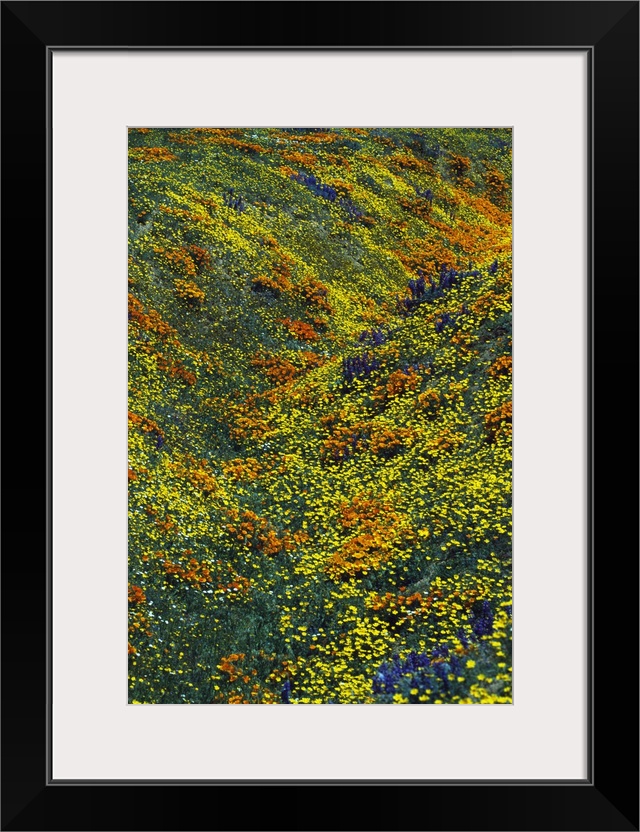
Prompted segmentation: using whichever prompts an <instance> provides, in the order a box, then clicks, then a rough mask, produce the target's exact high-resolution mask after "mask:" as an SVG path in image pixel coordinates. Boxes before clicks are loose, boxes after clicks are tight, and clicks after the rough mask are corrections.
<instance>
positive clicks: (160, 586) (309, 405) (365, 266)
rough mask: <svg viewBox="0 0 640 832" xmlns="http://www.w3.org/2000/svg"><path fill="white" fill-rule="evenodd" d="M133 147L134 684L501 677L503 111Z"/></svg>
mask: <svg viewBox="0 0 640 832" xmlns="http://www.w3.org/2000/svg"><path fill="white" fill-rule="evenodd" d="M128 157H129V158H128V203H129V204H128V235H129V236H128V293H129V295H128V319H129V323H128V366H129V369H128V474H127V476H128V494H129V515H128V574H129V583H128V611H129V620H128V646H127V650H128V658H129V683H128V701H129V703H131V704H182V703H186V704H322V705H326V704H361V705H362V704H429V705H432V704H461V705H462V704H510V703H512V649H511V647H512V635H511V633H512V569H511V564H512V560H511V556H512V522H511V521H512V502H511V495H512V488H511V482H512V383H511V379H512V233H511V232H512V216H511V205H512V131H511V129H510V128H509V127H500V126H496V127H493V128H487V127H483V128H475V127H472V126H471V127H468V128H460V127H456V128H447V127H442V128H437V127H429V128H425V127H407V128H377V127H366V128H363V127H351V128H348V127H339V128H325V127H319V126H314V127H305V128H277V127H272V128H265V127H262V128H256V129H250V128H237V129H236V128H233V127H229V128H220V127H216V128H212V127H193V128H184V127H183V128H176V129H172V128H169V127H167V128H158V127H146V126H141V127H130V128H129V129H128ZM123 476H124V472H123Z"/></svg>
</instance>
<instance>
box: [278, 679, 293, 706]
mask: <svg viewBox="0 0 640 832" xmlns="http://www.w3.org/2000/svg"><path fill="white" fill-rule="evenodd" d="M280 700H281V702H282V704H283V705H290V704H291V682H290V681H289V680H288V679H285V682H284V685H283V686H282V690H281V691H280Z"/></svg>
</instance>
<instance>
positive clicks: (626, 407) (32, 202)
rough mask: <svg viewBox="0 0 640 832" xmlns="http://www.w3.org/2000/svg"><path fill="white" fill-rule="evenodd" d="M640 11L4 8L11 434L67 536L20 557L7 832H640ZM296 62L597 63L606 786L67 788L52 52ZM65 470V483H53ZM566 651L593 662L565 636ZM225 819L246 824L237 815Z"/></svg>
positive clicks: (601, 691)
mask: <svg viewBox="0 0 640 832" xmlns="http://www.w3.org/2000/svg"><path fill="white" fill-rule="evenodd" d="M638 11H639V3H638V2H626V0H625V1H624V2H599V1H598V0H596V2H583V1H582V0H576V2H509V1H507V2H371V3H369V2H363V3H361V2H343V3H325V2H308V3H297V2H294V3H288V2H282V3H280V2H257V3H253V2H243V3H234V2H159V3H157V2H84V0H81V1H80V2H3V3H2V68H3V78H2V98H3V115H4V120H3V125H4V130H3V163H2V170H3V182H4V196H3V208H4V210H3V225H4V229H3V230H4V240H5V245H4V246H3V252H2V264H3V267H4V269H3V272H4V281H3V289H4V290H5V308H8V309H9V312H10V314H11V316H12V318H13V317H14V315H19V316H20V317H21V319H22V320H23V322H24V321H25V320H26V322H27V323H26V326H27V327H28V333H27V335H28V337H27V340H28V341H29V342H30V343H31V344H33V343H37V344H38V346H39V347H40V349H39V350H38V349H36V351H35V357H34V358H33V359H26V358H25V356H24V354H23V353H22V351H19V353H18V354H16V352H15V351H14V349H13V347H15V342H13V343H12V349H11V351H10V352H9V356H8V360H5V368H6V372H5V381H6V384H7V391H8V392H9V397H10V402H11V417H10V419H9V430H11V432H12V435H13V433H14V431H19V433H20V436H21V437H22V438H23V439H25V441H26V440H27V439H28V441H26V444H27V445H28V448H29V450H30V452H31V454H32V457H31V463H30V464H27V462H28V460H29V453H27V454H26V460H27V462H25V454H23V453H21V456H20V459H19V461H18V462H17V464H16V465H15V466H14V465H11V466H10V471H9V475H8V477H7V480H8V481H10V491H11V496H16V497H17V500H18V502H17V505H16V511H17V513H18V515H22V514H23V512H24V511H25V510H27V511H29V512H30V514H29V515H28V516H29V517H30V520H29V521H28V522H29V530H30V533H31V535H33V530H32V527H33V525H34V524H33V520H34V518H35V517H37V516H40V517H42V518H43V519H44V517H45V515H46V522H45V523H43V532H42V535H41V536H40V537H39V538H35V537H33V536H32V537H31V538H30V539H29V542H28V544H27V545H25V543H24V540H23V542H22V543H21V544H18V550H16V548H15V546H14V545H12V546H11V547H5V550H4V554H3V558H2V573H3V586H2V594H3V606H4V625H5V626H4V627H3V635H2V661H3V670H4V674H3V675H4V687H3V697H2V755H3V774H2V777H3V788H2V829H6V830H57V829H60V830H80V829H85V830H87V829H91V830H121V829H122V830H125V829H136V830H164V829H174V830H176V829H185V830H186V829H190V830H196V829H212V828H214V829H218V828H224V829H294V830H295V829H309V830H311V829H341V828H350V829H425V830H426V829H440V830H454V829H455V830H503V829H505V830H506V829H511V830H637V829H638V822H639V821H638V730H637V729H638V702H637V689H638V626H637V623H638V619H637V612H638V608H637V600H638V599H637V586H638V558H637V553H638V545H637V544H638V541H637V532H636V531H635V530H636V529H637V524H636V523H635V522H634V523H633V524H632V522H631V518H633V519H634V520H635V518H636V517H637V491H636V488H635V487H634V486H633V485H630V484H629V482H633V479H631V478H626V479H623V477H624V474H625V473H628V468H627V467H625V466H623V464H622V462H623V461H624V462H625V464H626V466H629V460H632V459H637V454H635V453H634V451H637V446H636V445H635V440H634V439H633V437H637V431H636V430H635V428H634V426H635V425H637V423H638V419H637V416H638V413H637V387H636V384H637V378H638V372H637V370H638V366H637V322H638V318H637V311H638V247H637V231H638V66H639V64H638V52H639V50H638ZM221 20H224V26H220V25H219V22H220V21H221ZM276 46H277V47H284V48H296V49H322V48H328V47H332V48H341V49H346V48H369V49H389V48H396V49H415V48H420V49H425V48H428V49H437V48H453V49H468V48H472V47H473V48H482V49H492V48H493V49H511V50H534V49H536V50H537V49H551V50H554V49H561V48H564V49H566V48H576V49H584V50H587V51H588V53H589V61H590V84H591V89H590V98H591V113H590V124H591V135H590V136H589V156H590V162H591V181H590V183H589V189H588V192H589V206H588V208H589V217H590V223H591V241H590V248H591V256H590V262H589V281H590V283H589V302H590V308H589V317H590V320H589V330H590V331H589V344H590V355H589V379H590V381H589V399H590V407H591V413H590V417H589V437H590V447H591V454H590V459H589V460H588V469H589V482H588V487H589V496H590V518H589V525H590V529H589V558H590V564H589V595H590V602H589V603H590V612H589V621H590V632H589V633H588V646H589V653H590V679H591V688H590V690H589V710H590V722H591V730H590V732H589V736H588V750H589V772H588V777H587V779H586V780H585V781H584V782H582V781H575V782H573V781H572V782H564V781H535V782H525V781H473V782H468V781H467V782H457V781H447V782H443V781H436V782H421V781H366V782H358V781H338V782H335V781H322V782H312V781H300V782H297V781H282V782H275V781H260V782H257V781H246V782H233V783H218V784H215V783H207V782H202V781H199V782H194V783H190V782H183V781H178V782H164V781H154V782H143V781H127V782H113V781H112V782H109V783H97V782H95V781H91V782H72V783H70V782H56V781H52V780H51V779H50V775H49V771H50V766H49V762H50V738H49V736H48V733H47V732H48V725H49V720H48V715H49V708H50V670H51V668H50V646H51V645H50V635H51V628H50V614H51V610H50V604H49V594H48V593H49V589H50V587H49V576H48V566H49V565H50V564H49V558H50V545H51V448H50V442H49V437H50V431H51V421H50V415H51V409H50V408H51V383H52V379H51V332H50V314H51V306H50V303H51V282H50V271H49V267H50V226H49V223H50V219H51V217H50V212H49V198H50V179H49V177H50V170H49V165H48V153H49V141H48V138H49V135H50V130H51V125H50V120H49V119H50V107H51V100H50V87H49V83H50V74H49V68H50V58H51V54H52V50H53V49H54V48H72V49H78V48H81V47H83V48H87V49H113V48H120V49H122V48H150V47H155V48H171V47H173V48H182V49H192V48H193V49H195V48H203V47H208V48H243V49H255V48H273V47H276ZM549 325H551V326H558V327H561V326H562V310H559V309H550V322H547V326H549ZM11 337H12V338H13V337H14V336H11ZM5 356H7V352H6V351H5ZM25 374H30V376H31V382H30V385H29V386H30V388H31V389H32V390H33V389H35V391H36V392H35V393H34V392H32V394H31V395H32V396H34V397H35V398H33V400H30V399H29V396H28V392H27V402H28V405H27V406H25V405H24V398H22V399H21V401H22V404H21V405H20V410H21V412H20V414H19V416H18V417H15V416H14V408H13V397H14V396H16V395H18V396H20V397H23V396H24V387H25V383H24V377H25ZM34 376H35V380H34ZM45 414H46V415H47V419H46V431H45V419H44V418H43V417H44V416H45ZM564 427H565V428H569V429H570V426H564ZM596 438H598V440H599V441H598V442H597V443H596ZM43 461H46V475H45V476H43V477H41V478H38V477H37V476H36V475H35V474H34V471H35V470H36V468H35V466H36V465H39V464H41V463H42V462H43ZM629 467H631V466H629ZM633 472H634V473H635V468H634V469H633ZM623 482H624V485H623ZM8 490H9V489H8ZM25 494H26V495H27V499H25ZM25 503H26V505H25ZM7 514H8V513H7ZM7 514H5V516H7ZM10 516H11V521H12V524H13V512H12V514H11V515H10ZM8 525H9V524H8V523H5V530H7V534H11V533H12V531H13V530H12V529H7V526H8ZM20 539H22V538H20V536H16V538H15V541H16V542H17V541H18V540H20ZM36 540H37V544H36ZM45 552H46V553H47V556H46V557H45ZM25 559H27V560H28V566H27V567H25ZM25 598H28V605H27V606H28V614H26V613H25ZM549 649H550V650H570V649H572V645H567V644H563V643H562V638H561V635H560V636H559V640H558V643H557V644H554V645H549ZM558 684H559V686H561V680H558ZM621 749H624V751H625V753H622V751H621ZM467 752H468V753H471V754H474V753H478V754H481V753H482V749H467ZM345 789H346V790H347V791H348V794H344V793H343V791H344V790H345ZM151 790H153V791H151ZM238 790H240V791H238ZM327 790H329V792H330V794H327V793H326V792H327ZM343 798H347V800H343ZM225 806H236V807H239V809H240V810H239V811H237V812H236V813H235V814H229V813H228V810H227V809H225ZM343 807H344V808H343ZM349 807H350V808H349Z"/></svg>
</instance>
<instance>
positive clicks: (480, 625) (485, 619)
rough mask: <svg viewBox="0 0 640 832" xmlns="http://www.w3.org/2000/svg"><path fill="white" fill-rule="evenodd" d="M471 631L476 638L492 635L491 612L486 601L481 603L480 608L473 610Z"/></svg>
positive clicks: (489, 605)
mask: <svg viewBox="0 0 640 832" xmlns="http://www.w3.org/2000/svg"><path fill="white" fill-rule="evenodd" d="M472 629H473V634H474V635H475V636H476V637H477V638H481V637H482V636H490V635H491V634H492V633H493V610H492V609H491V604H490V603H489V602H488V601H482V603H481V604H480V606H479V607H477V608H476V609H474V610H473V619H472Z"/></svg>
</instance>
